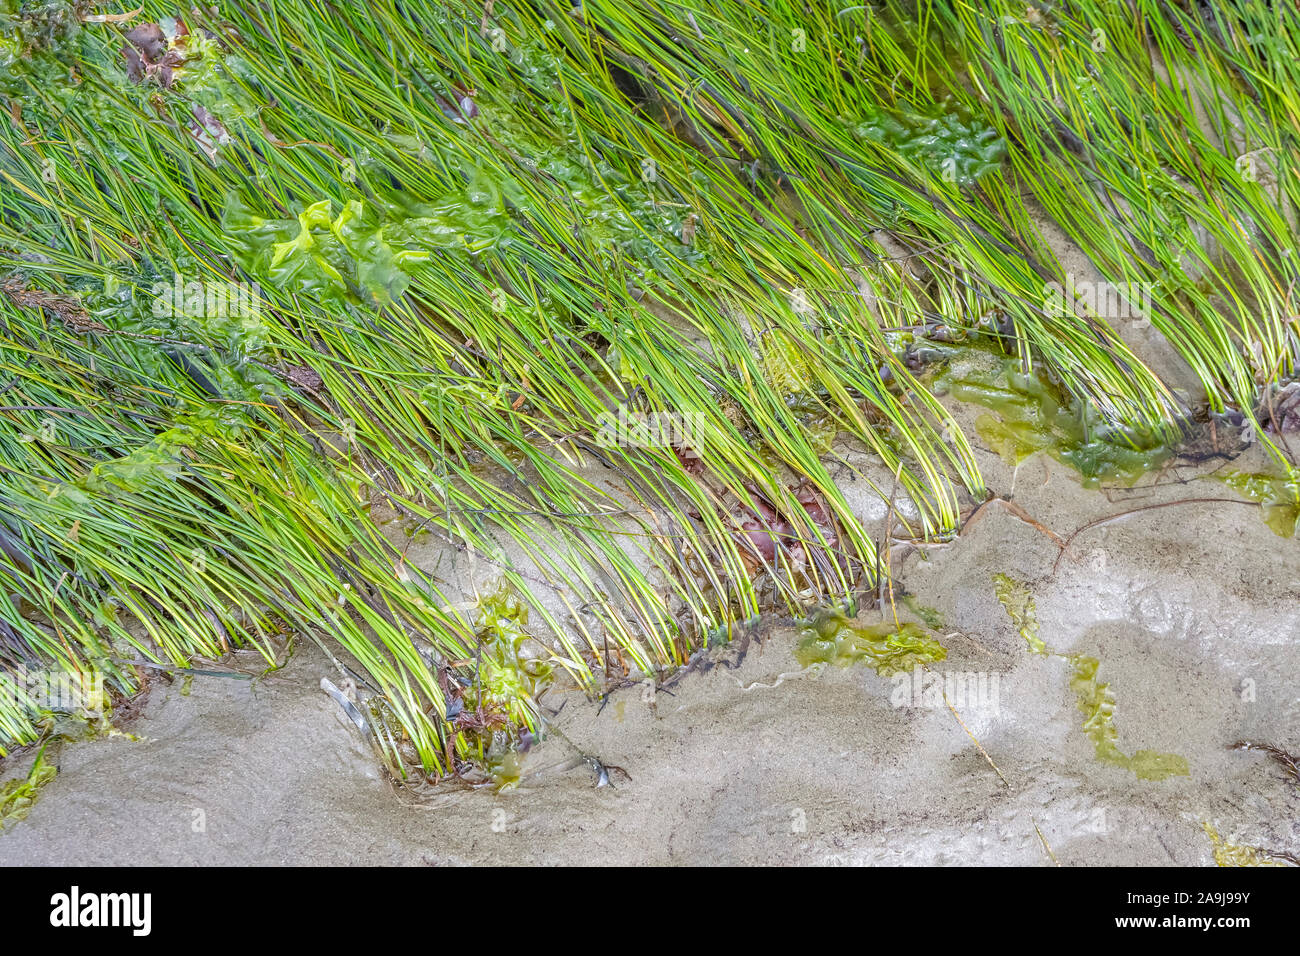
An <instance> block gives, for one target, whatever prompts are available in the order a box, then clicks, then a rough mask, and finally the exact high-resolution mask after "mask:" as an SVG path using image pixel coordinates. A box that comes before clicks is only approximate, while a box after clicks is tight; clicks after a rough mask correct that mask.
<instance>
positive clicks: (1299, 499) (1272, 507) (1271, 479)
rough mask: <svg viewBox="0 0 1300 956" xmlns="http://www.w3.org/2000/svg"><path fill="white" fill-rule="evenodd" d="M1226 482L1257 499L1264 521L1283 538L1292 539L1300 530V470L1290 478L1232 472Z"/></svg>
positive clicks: (1237, 490)
mask: <svg viewBox="0 0 1300 956" xmlns="http://www.w3.org/2000/svg"><path fill="white" fill-rule="evenodd" d="M1223 483H1224V484H1226V485H1227V486H1228V487H1229V488H1231V489H1232V490H1233V491H1235V492H1237V493H1238V494H1241V495H1245V496H1246V497H1247V498H1249V499H1250V500H1251V501H1258V502H1259V504H1260V508H1261V511H1262V512H1263V514H1264V523H1265V524H1267V525H1268V526H1269V527H1270V528H1271V529H1272V530H1273V533H1274V534H1276V535H1278V536H1279V537H1282V538H1293V537H1295V533H1296V530H1297V529H1300V473H1296V474H1292V475H1291V476H1290V477H1279V476H1277V475H1263V474H1250V473H1249V472H1244V471H1233V472H1229V473H1228V474H1227V475H1224V476H1223Z"/></svg>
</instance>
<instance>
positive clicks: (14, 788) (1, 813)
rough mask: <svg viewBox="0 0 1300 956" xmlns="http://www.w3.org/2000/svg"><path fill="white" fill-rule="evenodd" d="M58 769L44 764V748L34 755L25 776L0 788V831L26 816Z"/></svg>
mask: <svg viewBox="0 0 1300 956" xmlns="http://www.w3.org/2000/svg"><path fill="white" fill-rule="evenodd" d="M58 772H59V768H58V767H56V766H54V765H52V764H48V763H46V762H45V747H42V748H41V751H40V753H38V754H37V755H36V762H35V763H33V764H32V769H31V770H30V771H28V773H27V776H26V777H24V778H22V779H20V780H10V781H9V782H8V783H6V784H5V785H4V786H2V787H0V830H3V829H4V827H5V825H6V824H7V823H17V822H18V821H19V820H21V819H23V817H25V816H27V814H28V812H29V811H30V810H31V809H32V805H33V804H34V803H36V798H37V797H38V796H39V795H40V792H41V789H42V788H43V787H44V786H45V785H46V784H47V783H49V782H50V781H51V780H53V779H54V778H55V776H56V775H57V774H58Z"/></svg>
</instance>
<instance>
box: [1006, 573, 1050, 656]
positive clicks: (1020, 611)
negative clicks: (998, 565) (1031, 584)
mask: <svg viewBox="0 0 1300 956" xmlns="http://www.w3.org/2000/svg"><path fill="white" fill-rule="evenodd" d="M993 587H994V589H995V591H996V592H997V595H998V601H999V603H1001V605H1002V608H1003V610H1005V611H1006V612H1007V617H1009V618H1011V623H1013V624H1015V626H1016V630H1017V631H1018V632H1019V633H1020V636H1021V637H1023V638H1024V639H1025V643H1026V644H1028V645H1029V649H1030V650H1031V651H1033V652H1034V653H1035V654H1046V653H1047V645H1046V644H1044V643H1043V640H1042V638H1040V637H1039V636H1038V611H1037V609H1036V608H1035V607H1034V596H1033V595H1032V594H1030V593H1029V588H1027V587H1025V585H1023V584H1021V583H1020V582H1019V581H1016V580H1013V579H1012V578H1010V577H1008V576H1007V575H1005V574H995V575H993Z"/></svg>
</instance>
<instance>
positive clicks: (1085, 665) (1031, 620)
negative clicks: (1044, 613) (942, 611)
mask: <svg viewBox="0 0 1300 956" xmlns="http://www.w3.org/2000/svg"><path fill="white" fill-rule="evenodd" d="M993 586H994V589H995V591H996V593H997V597H998V602H999V603H1000V604H1001V605H1002V607H1003V609H1004V610H1005V611H1006V612H1007V616H1008V617H1009V618H1011V621H1012V623H1013V624H1014V625H1015V626H1016V630H1017V631H1018V632H1019V633H1020V636H1021V637H1023V638H1024V639H1025V642H1026V643H1027V644H1028V645H1029V650H1030V652H1031V653H1034V654H1041V655H1044V656H1049V655H1050V656H1052V657H1060V658H1062V659H1064V660H1065V661H1067V662H1068V663H1069V665H1070V689H1071V690H1073V691H1074V695H1075V701H1076V703H1077V706H1078V708H1079V711H1080V712H1081V713H1082V714H1083V717H1084V720H1083V732H1084V733H1085V734H1087V735H1088V738H1089V739H1090V740H1092V742H1093V744H1094V745H1095V747H1096V749H1097V759H1098V760H1100V761H1102V762H1103V763H1109V764H1113V765H1115V766H1117V767H1124V768H1125V769H1127V770H1130V771H1132V772H1133V774H1134V775H1135V776H1136V777H1137V778H1138V779H1139V780H1164V779H1165V778H1166V777H1186V776H1189V775H1190V772H1191V771H1190V770H1189V768H1188V764H1187V759H1186V758H1185V757H1182V756H1179V755H1178V754H1171V753H1161V752H1159V751H1155V750H1139V751H1137V753H1135V754H1133V755H1132V756H1129V755H1128V754H1125V753H1124V752H1123V751H1121V750H1120V749H1119V746H1118V745H1117V743H1116V740H1118V738H1119V731H1118V730H1116V728H1115V695H1114V694H1112V693H1111V692H1110V685H1109V684H1103V683H1101V682H1100V681H1098V680H1097V671H1098V669H1099V668H1100V667H1101V661H1099V660H1098V659H1097V658H1095V657H1088V656H1087V655H1084V654H1060V653H1057V652H1056V651H1053V650H1051V649H1050V648H1048V646H1047V644H1046V643H1045V642H1044V641H1043V639H1042V638H1041V637H1039V636H1038V612H1037V607H1036V606H1035V604H1034V596H1033V594H1031V593H1030V591H1029V588H1028V587H1027V586H1026V585H1025V584H1023V583H1022V582H1019V581H1016V580H1015V579H1014V578H1012V577H1010V576H1008V575H1006V574H995V575H994V576H993Z"/></svg>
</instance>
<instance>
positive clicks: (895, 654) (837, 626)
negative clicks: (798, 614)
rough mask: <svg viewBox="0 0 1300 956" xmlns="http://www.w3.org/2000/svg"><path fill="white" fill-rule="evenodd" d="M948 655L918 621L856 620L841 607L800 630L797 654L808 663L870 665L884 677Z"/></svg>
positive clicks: (814, 618)
mask: <svg viewBox="0 0 1300 956" xmlns="http://www.w3.org/2000/svg"><path fill="white" fill-rule="evenodd" d="M947 656H948V652H947V651H946V650H945V649H944V647H943V645H942V644H940V643H939V642H938V641H936V640H935V639H934V638H933V637H931V636H930V635H929V634H927V633H926V631H925V629H924V628H922V627H920V626H919V625H916V624H911V623H908V624H893V623H890V622H888V621H883V622H881V623H879V624H868V625H865V626H861V625H857V624H854V623H853V622H852V621H850V620H849V619H848V618H847V617H846V616H845V615H844V614H843V612H841V611H836V610H823V611H819V612H817V613H816V614H814V615H812V617H810V618H809V619H808V620H807V622H806V623H805V624H804V625H803V627H802V628H801V629H800V632H799V644H798V646H797V647H796V648H795V657H796V658H797V659H798V661H799V663H800V664H802V665H803V666H804V667H810V666H811V665H813V664H834V665H836V666H837V667H848V666H849V665H851V664H858V663H864V664H868V665H870V666H871V667H872V668H873V669H874V670H875V672H876V673H877V674H880V675H881V676H882V677H890V676H892V675H894V674H898V673H902V672H906V671H910V670H912V668H914V667H915V666H916V665H918V664H922V665H924V664H932V663H935V662H937V661H941V660H943V659H944V658H946V657H947Z"/></svg>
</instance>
